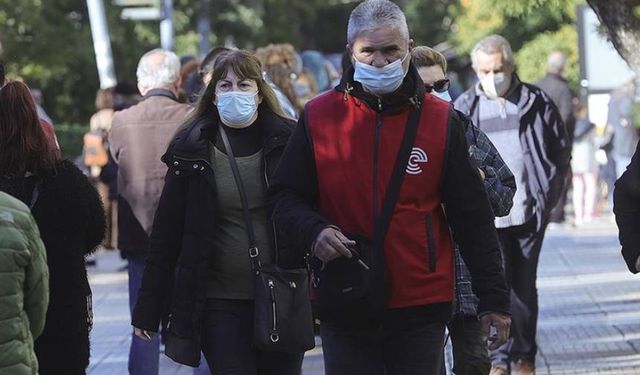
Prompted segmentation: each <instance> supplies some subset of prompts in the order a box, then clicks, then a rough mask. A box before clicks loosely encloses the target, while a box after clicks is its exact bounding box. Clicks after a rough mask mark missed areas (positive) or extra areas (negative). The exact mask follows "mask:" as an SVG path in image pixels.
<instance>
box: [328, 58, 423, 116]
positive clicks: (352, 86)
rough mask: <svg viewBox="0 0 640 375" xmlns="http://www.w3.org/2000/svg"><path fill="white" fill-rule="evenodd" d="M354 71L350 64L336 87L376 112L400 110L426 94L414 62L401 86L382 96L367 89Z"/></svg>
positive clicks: (410, 65)
mask: <svg viewBox="0 0 640 375" xmlns="http://www.w3.org/2000/svg"><path fill="white" fill-rule="evenodd" d="M354 72H355V69H354V67H353V66H350V67H349V69H348V70H347V71H345V72H344V74H343V75H342V80H341V81H340V84H339V85H338V86H337V87H336V90H338V91H340V92H345V93H348V94H349V95H353V96H355V97H356V98H358V99H360V100H362V101H363V102H365V103H366V104H367V106H369V107H371V108H372V109H373V110H375V111H376V112H380V113H393V112H398V111H401V110H403V109H404V108H405V107H406V106H408V105H410V104H414V103H416V102H417V101H418V100H421V99H422V97H423V96H424V92H425V91H424V85H423V84H422V79H421V78H420V75H419V74H418V70H417V69H416V68H415V66H414V65H413V62H412V63H410V64H409V70H408V71H407V75H406V76H405V77H404V81H402V85H401V86H400V88H398V89H397V90H396V91H394V92H392V93H390V94H386V95H382V96H380V97H378V96H377V95H374V94H371V93H369V92H367V91H365V90H364V88H363V87H362V84H360V82H356V81H354V80H353V74H354Z"/></svg>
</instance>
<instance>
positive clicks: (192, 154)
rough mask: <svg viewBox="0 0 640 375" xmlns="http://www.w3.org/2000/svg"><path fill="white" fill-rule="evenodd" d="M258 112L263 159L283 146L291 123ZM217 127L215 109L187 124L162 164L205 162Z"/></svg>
mask: <svg viewBox="0 0 640 375" xmlns="http://www.w3.org/2000/svg"><path fill="white" fill-rule="evenodd" d="M258 111H259V112H258V116H259V119H260V126H263V129H262V138H263V144H264V146H263V152H264V155H265V156H266V155H268V154H269V153H270V152H271V151H273V150H274V149H276V148H278V147H281V146H282V147H283V146H284V145H286V143H287V140H288V139H289V137H290V136H291V133H292V132H293V126H294V121H293V120H288V119H285V118H283V117H280V116H278V115H276V114H275V113H273V112H272V111H270V110H268V109H266V108H264V107H262V106H260V107H259V109H258ZM219 124H220V117H219V115H218V112H217V111H216V110H213V111H212V112H210V113H208V114H206V115H204V116H201V117H198V118H196V119H193V120H191V121H189V122H188V123H187V124H185V125H184V126H182V127H181V128H180V129H179V130H178V132H177V133H176V135H175V136H174V137H173V140H172V141H171V143H170V144H169V147H168V149H167V152H166V153H165V154H164V155H163V156H162V161H163V162H165V163H166V164H169V163H171V161H172V159H173V158H174V157H178V158H182V159H188V160H196V159H197V160H205V161H208V159H209V143H210V142H215V139H216V136H217V133H218V126H219Z"/></svg>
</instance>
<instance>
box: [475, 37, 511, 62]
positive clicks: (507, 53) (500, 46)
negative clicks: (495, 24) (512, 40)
mask: <svg viewBox="0 0 640 375" xmlns="http://www.w3.org/2000/svg"><path fill="white" fill-rule="evenodd" d="M478 52H482V53H485V54H487V55H492V54H494V53H501V54H502V58H503V59H504V62H505V63H506V64H507V65H509V66H511V67H515V61H514V59H513V52H512V51H511V45H510V44H509V42H508V41H507V40H506V39H505V38H503V37H501V36H500V35H496V34H494V35H489V36H488V37H486V38H484V39H482V40H480V41H479V42H478V43H476V45H475V46H474V47H473V50H471V65H472V66H473V69H474V70H475V69H476V62H477V54H478Z"/></svg>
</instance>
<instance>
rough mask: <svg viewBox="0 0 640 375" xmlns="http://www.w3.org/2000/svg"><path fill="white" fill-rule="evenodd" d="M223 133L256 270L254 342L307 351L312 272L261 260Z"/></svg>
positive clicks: (277, 348) (268, 348) (278, 349)
mask: <svg viewBox="0 0 640 375" xmlns="http://www.w3.org/2000/svg"><path fill="white" fill-rule="evenodd" d="M220 133H221V136H222V140H223V143H224V147H225V149H226V153H227V157H228V159H229V164H230V165H231V169H232V171H233V177H234V179H235V182H236V186H237V188H238V192H239V193H240V199H241V201H242V214H243V218H244V222H245V227H246V230H247V235H248V237H249V259H250V260H251V268H252V270H253V273H254V274H255V300H254V319H253V341H254V345H255V346H256V348H258V349H261V350H265V351H274V352H286V353H302V352H305V351H307V350H309V349H312V348H313V347H314V346H315V339H314V334H313V315H312V313H311V301H310V296H309V272H308V270H307V269H306V268H294V269H285V268H282V267H279V266H278V265H276V264H266V263H265V264H261V263H260V261H259V255H260V250H259V249H258V246H257V244H256V238H255V233H254V230H253V223H252V222H251V216H250V213H249V204H248V200H247V194H246V192H245V189H244V184H243V183H242V177H241V176H240V171H239V169H238V165H237V163H236V160H235V157H234V156H233V150H232V149H231V144H230V143H229V139H228V137H227V134H226V133H225V131H224V129H223V127H222V125H221V126H220ZM275 250H276V251H278V249H275Z"/></svg>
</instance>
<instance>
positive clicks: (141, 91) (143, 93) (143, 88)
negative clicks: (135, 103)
mask: <svg viewBox="0 0 640 375" xmlns="http://www.w3.org/2000/svg"><path fill="white" fill-rule="evenodd" d="M138 91H140V95H142V96H145V95H147V92H148V91H149V90H147V88H146V87H144V86H142V85H141V84H139V83H138Z"/></svg>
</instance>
